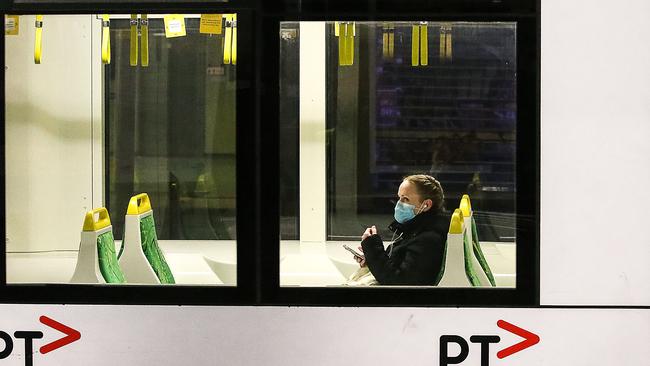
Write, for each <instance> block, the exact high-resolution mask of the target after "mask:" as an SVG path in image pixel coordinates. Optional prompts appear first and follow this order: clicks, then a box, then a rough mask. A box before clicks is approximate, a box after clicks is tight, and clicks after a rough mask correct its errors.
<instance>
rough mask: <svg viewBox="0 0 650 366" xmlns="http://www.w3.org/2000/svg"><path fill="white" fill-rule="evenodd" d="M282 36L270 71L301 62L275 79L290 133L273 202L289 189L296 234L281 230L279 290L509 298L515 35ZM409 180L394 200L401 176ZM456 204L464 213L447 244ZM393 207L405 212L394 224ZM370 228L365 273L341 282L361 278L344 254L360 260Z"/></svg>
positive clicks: (368, 29)
mask: <svg viewBox="0 0 650 366" xmlns="http://www.w3.org/2000/svg"><path fill="white" fill-rule="evenodd" d="M288 29H291V32H289V31H288ZM281 32H282V33H281V59H280V61H281V66H280V67H281V70H285V69H288V68H289V66H290V65H296V64H297V65H299V67H293V70H295V71H293V74H292V75H290V76H292V77H291V78H289V77H288V76H287V75H286V74H283V73H281V75H280V76H281V79H280V84H281V88H280V92H281V100H282V103H283V104H282V106H283V107H285V108H281V128H282V129H283V130H288V129H293V130H294V131H295V130H296V129H297V130H298V131H299V135H298V136H296V135H294V136H293V137H290V136H288V135H284V136H283V138H284V139H285V140H287V141H285V142H283V143H282V144H281V145H280V146H281V154H287V156H289V150H290V149H293V151H294V152H293V153H292V155H291V156H296V157H297V158H296V159H282V160H281V164H282V165H284V166H285V167H288V166H291V164H293V165H296V164H298V165H299V169H298V171H296V170H295V169H293V170H292V171H296V173H295V174H293V175H287V176H282V178H281V179H282V180H281V187H282V189H283V190H284V191H286V189H287V188H286V187H292V186H299V188H298V189H296V190H295V191H296V192H299V193H294V194H293V197H291V196H289V195H288V194H286V193H285V194H284V195H285V196H286V197H285V196H283V199H282V204H284V205H285V206H287V207H290V206H291V205H292V204H294V203H298V204H299V210H298V212H296V213H295V214H294V216H293V218H294V220H295V222H299V223H300V224H299V227H298V229H297V232H296V236H293V237H292V236H288V235H286V232H285V231H283V232H282V234H284V235H283V236H282V237H281V248H282V251H283V253H284V255H283V256H282V262H281V283H282V285H302V286H314V285H316V286H318V285H341V284H349V285H366V284H383V285H438V286H445V287H472V286H486V287H493V286H498V287H514V285H515V279H516V275H515V258H516V245H515V227H516V221H515V198H516V181H515V176H516V171H515V163H516V162H515V146H516V139H515V136H516V120H517V119H516V117H517V115H516V112H517V111H516V93H515V91H516V85H517V83H516V24H515V23H467V22H456V23H438V22H392V23H386V22H356V23H335V22H327V23H325V22H320V23H318V22H301V23H299V24H298V23H283V24H282V27H281ZM290 34H291V35H294V34H295V37H289V36H288V35H290ZM341 35H343V36H341ZM301 47H309V50H302V49H301ZM296 54H299V56H296ZM319 80H322V82H320V83H319ZM289 90H291V91H292V92H291V93H289V92H288V91H289ZM296 90H297V91H296ZM292 103H293V104H292ZM292 108H293V109H292ZM296 126H299V127H296ZM290 138H293V141H291V140H289V139H290ZM296 145H297V147H296V148H295V149H294V148H293V147H294V146H296ZM298 151H299V153H298ZM418 174H419V175H420V176H415V177H411V178H409V179H408V180H407V183H406V184H405V185H406V186H407V188H408V187H411V189H413V190H414V191H413V192H408V193H411V194H412V195H415V197H412V196H410V194H406V196H408V197H405V195H404V192H399V189H400V185H402V184H403V182H404V180H403V178H405V177H407V176H411V175H418ZM436 182H437V183H436ZM438 183H439V189H438V191H434V190H433V189H431V187H432V186H438ZM427 187H429V188H427ZM440 190H441V191H442V192H444V199H443V198H442V195H440V194H439V193H438V192H439V191H440ZM407 191H408V189H407ZM463 195H468V196H469V200H468V202H470V205H471V210H467V211H466V212H465V215H464V218H463V219H462V223H463V225H462V229H461V233H458V234H456V233H454V232H453V230H451V229H450V227H451V226H452V225H451V222H452V214H453V213H454V211H455V209H457V208H459V206H460V205H461V198H462V197H463ZM405 198H407V199H410V200H411V202H406V201H405ZM414 198H415V199H414ZM427 199H428V200H427ZM398 201H402V202H403V203H408V204H415V205H416V206H415V207H413V206H406V207H407V209H406V210H404V212H406V213H405V215H406V216H405V217H403V218H401V221H403V223H402V224H398V225H396V224H394V223H393V224H392V222H393V221H395V217H396V216H395V213H396V205H397V202H398ZM440 205H441V206H443V208H442V209H440V210H438V209H437V208H438V206H440ZM398 206H400V207H401V206H402V204H399V205H398ZM425 206H427V207H425ZM432 206H433V208H432ZM434 211H439V212H434ZM470 213H471V215H470ZM414 214H415V218H412V216H414ZM286 221H287V218H286V217H283V222H286ZM391 224H392V225H391ZM373 225H374V226H375V227H376V230H377V238H371V239H369V240H366V241H364V242H366V243H364V245H363V247H364V248H366V249H371V250H372V249H373V248H374V249H376V250H374V251H372V252H371V253H369V254H368V258H367V259H366V260H367V261H368V265H367V266H366V267H365V269H363V270H361V271H366V272H369V273H368V274H366V275H364V276H362V277H361V278H360V279H359V280H358V281H349V280H348V279H349V278H350V276H353V275H357V276H360V275H362V274H363V273H362V272H359V268H360V267H359V265H358V264H357V263H356V262H355V260H354V258H353V256H352V254H351V253H349V252H348V251H346V249H344V248H343V246H342V245H343V244H345V245H347V246H349V247H351V248H352V249H354V250H357V251H359V249H358V247H359V246H361V244H360V242H361V237H362V234H363V233H364V231H365V230H366V229H367V228H369V227H372V226H373ZM450 231H451V232H450ZM422 232H424V233H425V234H426V233H428V234H429V235H423V236H422V235H420V234H421V233H422ZM463 233H465V234H463ZM463 235H467V237H468V239H467V243H464V242H463V239H462V237H463ZM411 236H412V237H413V238H410V237H411ZM418 236H420V237H421V239H422V240H418ZM379 238H380V239H381V240H379ZM291 239H295V241H290V240H291ZM393 242H394V244H393V245H392V246H390V247H389V245H390V244H391V243H393ZM445 242H447V243H446V244H445ZM373 245H374V246H373ZM381 245H383V247H382V246H381ZM379 248H381V249H379ZM466 254H467V255H466ZM470 254H471V255H470ZM465 261H468V262H469V264H468V265H467V266H465V264H464V262H465ZM443 263H444V265H443ZM443 267H444V268H443ZM464 267H467V268H464Z"/></svg>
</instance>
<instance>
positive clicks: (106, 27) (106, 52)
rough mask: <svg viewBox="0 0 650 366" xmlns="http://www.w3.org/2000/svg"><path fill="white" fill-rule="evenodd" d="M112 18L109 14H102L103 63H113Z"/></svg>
mask: <svg viewBox="0 0 650 366" xmlns="http://www.w3.org/2000/svg"><path fill="white" fill-rule="evenodd" d="M110 27H111V20H110V18H109V17H108V14H104V15H102V63H104V64H110V63H111V28H110Z"/></svg>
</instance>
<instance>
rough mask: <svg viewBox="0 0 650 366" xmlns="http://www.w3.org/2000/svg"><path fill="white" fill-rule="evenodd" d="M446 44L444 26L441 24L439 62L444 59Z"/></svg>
mask: <svg viewBox="0 0 650 366" xmlns="http://www.w3.org/2000/svg"><path fill="white" fill-rule="evenodd" d="M446 45H447V41H446V33H445V27H444V26H442V27H440V62H444V61H445V58H446V57H445V49H446Z"/></svg>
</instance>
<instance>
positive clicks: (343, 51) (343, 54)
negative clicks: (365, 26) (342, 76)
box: [337, 23, 348, 66]
mask: <svg viewBox="0 0 650 366" xmlns="http://www.w3.org/2000/svg"><path fill="white" fill-rule="evenodd" d="M337 24H338V27H337V28H338V29H339V32H338V33H339V66H345V65H347V62H348V57H347V52H348V46H347V43H348V37H346V36H345V32H346V30H347V28H346V26H345V23H337Z"/></svg>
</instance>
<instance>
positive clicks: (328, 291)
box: [261, 10, 540, 306]
mask: <svg viewBox="0 0 650 366" xmlns="http://www.w3.org/2000/svg"><path fill="white" fill-rule="evenodd" d="M425 20H426V21H432V22H433V21H449V22H452V21H477V22H480V21H507V22H516V23H517V33H516V34H517V84H516V93H517V125H516V126H517V127H516V130H517V131H516V136H517V142H516V147H517V152H516V182H517V183H516V184H517V185H516V187H517V189H516V192H517V196H516V216H517V227H516V236H517V243H518V244H517V259H516V268H517V280H516V288H514V289H505V288H496V289H494V288H490V289H482V288H436V287H428V288H414V287H406V286H405V287H399V288H398V287H388V288H380V286H379V287H374V288H341V287H334V288H331V287H281V286H280V265H279V262H280V261H279V258H280V232H279V205H278V195H279V188H280V186H279V184H280V183H279V177H278V176H277V174H274V172H277V171H278V170H279V164H280V161H279V159H278V155H279V149H280V146H279V144H278V140H279V129H280V117H279V98H280V95H279V70H280V66H279V60H280V54H279V44H280V37H279V33H280V23H281V22H284V21H291V22H300V21H379V22H381V21H425ZM262 29H263V32H262V33H263V34H264V42H263V50H262V54H263V56H262V57H263V59H264V60H265V65H266V67H265V68H264V69H262V70H261V74H262V85H263V87H264V92H265V98H264V99H263V100H262V109H261V115H263V116H266V117H265V118H266V123H267V124H268V125H272V126H274V127H275V130H271V128H268V130H267V131H266V132H265V136H266V138H265V139H264V140H263V141H262V147H261V150H262V151H265V152H268V153H267V154H264V155H262V156H261V159H262V163H261V166H262V171H261V175H262V176H263V177H268V178H267V183H266V187H267V189H266V191H265V195H264V196H262V197H261V199H262V200H263V207H264V208H265V214H264V216H265V217H277V218H278V219H277V220H268V221H265V222H262V223H261V225H262V227H261V231H262V232H264V233H266V234H265V235H264V237H263V238H262V240H263V243H262V246H261V256H262V258H268V259H269V260H268V261H264V262H263V263H262V266H263V267H262V269H261V273H264V277H263V282H262V284H261V285H262V289H261V290H262V299H263V301H264V302H265V303H271V304H275V305H305V306H332V305H334V306H450V305H452V306H486V305H487V306H536V305H539V218H540V211H539V202H540V199H539V182H540V181H539V176H540V162H539V156H540V150H539V149H540V138H539V136H540V133H539V128H540V116H539V90H540V84H539V80H540V79H539V78H540V75H539V72H540V58H539V50H540V43H539V13H538V12H537V11H534V12H517V11H513V10H511V11H510V12H506V13H494V14H490V13H477V12H472V13H462V14H457V13H453V12H448V13H443V14H441V13H432V12H420V13H417V14H411V13H409V12H408V11H406V12H404V13H402V12H400V11H397V12H392V13H389V12H382V11H376V12H375V13H370V14H357V13H348V12H339V11H328V12H318V13H304V12H303V13H296V14H275V15H271V16H265V17H264V18H263V25H262ZM298 189H299V190H300V187H298ZM520 218H526V220H521V219H520ZM519 243H526V245H521V244H519ZM270 258H277V260H276V261H275V262H273V263H271V261H270Z"/></svg>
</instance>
